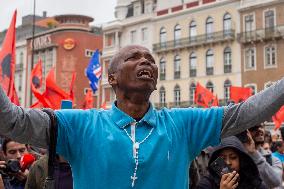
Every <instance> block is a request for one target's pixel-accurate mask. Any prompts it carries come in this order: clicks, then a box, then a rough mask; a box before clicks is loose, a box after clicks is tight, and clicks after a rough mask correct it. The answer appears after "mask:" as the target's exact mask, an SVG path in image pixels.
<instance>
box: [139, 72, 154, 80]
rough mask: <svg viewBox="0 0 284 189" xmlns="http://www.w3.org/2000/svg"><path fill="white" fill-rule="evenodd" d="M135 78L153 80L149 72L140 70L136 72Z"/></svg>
mask: <svg viewBox="0 0 284 189" xmlns="http://www.w3.org/2000/svg"><path fill="white" fill-rule="evenodd" d="M137 77H139V78H147V79H153V75H152V73H151V72H150V71H149V70H141V71H139V72H138V74H137Z"/></svg>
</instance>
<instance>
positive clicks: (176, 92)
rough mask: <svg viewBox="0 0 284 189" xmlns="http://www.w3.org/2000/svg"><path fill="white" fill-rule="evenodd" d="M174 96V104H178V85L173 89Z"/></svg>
mask: <svg viewBox="0 0 284 189" xmlns="http://www.w3.org/2000/svg"><path fill="white" fill-rule="evenodd" d="M174 98H175V99H174V103H175V106H180V87H179V86H178V85H176V86H175V89H174Z"/></svg>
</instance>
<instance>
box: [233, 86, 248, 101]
mask: <svg viewBox="0 0 284 189" xmlns="http://www.w3.org/2000/svg"><path fill="white" fill-rule="evenodd" d="M251 95H252V89H251V88H250V87H235V86H231V87H230V99H231V100H232V101H234V102H235V103H239V102H242V101H245V100H246V99H248V98H249V97H250V96H251Z"/></svg>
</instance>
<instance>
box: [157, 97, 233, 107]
mask: <svg viewBox="0 0 284 189" xmlns="http://www.w3.org/2000/svg"><path fill="white" fill-rule="evenodd" d="M227 104H228V102H227V101H226V100H225V99H219V106H225V105H227ZM154 105H155V108H157V109H161V108H164V107H167V108H175V107H181V108H187V107H199V106H198V105H197V104H195V103H194V102H192V101H180V103H179V106H176V102H166V103H154Z"/></svg>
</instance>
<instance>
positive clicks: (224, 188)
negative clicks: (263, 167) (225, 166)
mask: <svg viewBox="0 0 284 189" xmlns="http://www.w3.org/2000/svg"><path fill="white" fill-rule="evenodd" d="M238 178H239V174H238V173H237V172H236V171H233V172H231V173H227V174H223V175H222V178H221V182H220V189H236V188H237V186H238V184H239V183H238V182H237V181H238Z"/></svg>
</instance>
